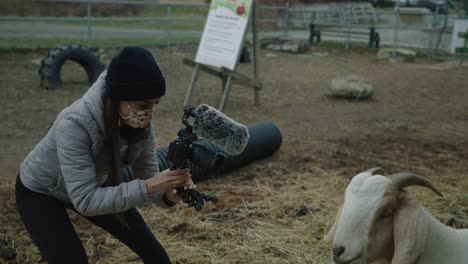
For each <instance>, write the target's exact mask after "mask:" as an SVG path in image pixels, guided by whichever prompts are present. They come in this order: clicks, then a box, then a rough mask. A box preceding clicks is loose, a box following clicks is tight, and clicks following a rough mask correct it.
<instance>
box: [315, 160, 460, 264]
mask: <svg viewBox="0 0 468 264" xmlns="http://www.w3.org/2000/svg"><path fill="white" fill-rule="evenodd" d="M379 169H380V168H372V169H369V170H367V171H365V172H362V173H359V174H358V175H356V176H354V177H353V179H352V180H351V182H350V183H349V185H348V187H347V188H346V192H345V200H344V203H343V205H342V206H341V207H340V209H339V210H338V214H337V217H336V220H335V223H334V224H333V226H332V227H331V229H330V230H329V232H328V233H327V234H326V235H325V237H324V240H325V241H333V244H332V258H333V261H334V262H335V263H336V264H364V263H373V264H377V263H378V264H462V263H468V230H467V229H462V230H456V229H453V228H450V227H448V226H445V225H444V224H442V223H440V222H439V221H438V220H436V219H435V218H434V217H433V216H431V215H430V214H429V213H428V212H426V210H425V209H424V208H423V207H422V206H421V205H419V204H418V203H417V201H415V200H414V199H412V198H411V197H410V196H409V195H408V193H407V192H406V191H405V190H404V188H405V187H408V186H411V185H419V186H423V187H426V188H429V189H431V190H432V191H433V192H435V193H436V194H438V195H440V196H442V194H441V193H440V192H439V191H438V190H437V189H436V188H435V187H434V186H433V185H432V184H431V183H430V182H429V181H427V180H425V179H423V178H420V177H418V176H416V175H415V174H413V173H397V174H393V175H390V176H389V177H385V176H382V175H373V173H374V172H375V171H377V170H379Z"/></svg>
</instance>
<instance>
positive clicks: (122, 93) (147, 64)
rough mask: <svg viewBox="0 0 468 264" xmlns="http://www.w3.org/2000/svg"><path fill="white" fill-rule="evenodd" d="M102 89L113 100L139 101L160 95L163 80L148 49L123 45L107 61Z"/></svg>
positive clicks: (163, 87)
mask: <svg viewBox="0 0 468 264" xmlns="http://www.w3.org/2000/svg"><path fill="white" fill-rule="evenodd" d="M106 90H107V95H108V96H109V97H110V98H111V99H113V100H118V101H127V100H128V101H142V100H146V99H153V98H158V97H161V96H163V95H164V94H165V93H166V80H165V79H164V76H163V74H162V72H161V70H160V69H159V66H158V64H157V63H156V61H155V60H154V58H153V56H152V55H151V53H150V52H149V51H148V50H146V49H145V48H141V47H125V48H124V49H123V50H122V51H120V53H119V54H117V56H115V57H114V58H113V59H112V61H111V63H110V64H109V68H108V69H107V75H106Z"/></svg>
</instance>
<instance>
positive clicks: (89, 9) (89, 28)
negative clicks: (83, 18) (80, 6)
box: [87, 0, 91, 49]
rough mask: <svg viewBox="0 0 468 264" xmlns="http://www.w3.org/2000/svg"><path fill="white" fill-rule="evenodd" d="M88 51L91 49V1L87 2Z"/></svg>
mask: <svg viewBox="0 0 468 264" xmlns="http://www.w3.org/2000/svg"><path fill="white" fill-rule="evenodd" d="M87 13H88V49H90V48H91V0H88V10H87Z"/></svg>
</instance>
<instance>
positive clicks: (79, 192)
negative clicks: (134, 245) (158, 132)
mask: <svg viewBox="0 0 468 264" xmlns="http://www.w3.org/2000/svg"><path fill="white" fill-rule="evenodd" d="M105 76H106V72H103V73H102V74H101V75H100V76H99V78H98V80H97V81H96V82H95V83H94V84H93V85H92V86H91V88H89V90H88V91H87V92H86V93H85V94H84V96H83V97H82V98H81V99H79V100H77V101H76V102H74V103H73V104H72V105H70V106H69V107H67V108H65V109H64V110H62V112H60V114H59V115H58V117H57V119H56V120H55V122H54V124H53V126H52V127H51V128H50V130H49V132H48V133H47V135H46V136H45V137H44V138H43V139H42V140H41V142H39V144H37V145H36V146H35V148H34V149H33V150H32V151H31V153H30V154H29V155H28V156H27V157H26V159H25V160H24V161H23V163H22V164H21V168H20V177H21V181H22V182H23V184H24V185H25V186H26V187H27V188H29V189H30V190H33V191H36V192H40V193H44V194H47V195H50V196H53V197H55V198H57V199H59V200H60V201H62V202H64V203H69V204H72V205H73V206H74V207H75V208H76V210H77V211H78V212H79V213H81V214H83V215H86V216H93V215H102V214H109V213H116V212H122V211H125V210H128V209H130V208H132V207H135V206H137V205H140V204H142V203H144V202H147V201H151V200H153V201H154V202H156V203H158V204H159V205H161V206H166V205H165V204H164V203H163V201H162V194H163V193H157V194H155V195H153V196H152V197H150V195H149V194H148V191H147V188H146V183H145V180H144V179H147V178H150V177H152V176H154V175H156V174H158V173H159V165H158V160H157V155H156V142H155V138H154V127H153V124H151V129H150V130H151V135H152V136H150V137H149V138H148V139H147V140H142V141H140V142H138V143H136V144H130V145H129V146H127V145H126V144H124V143H123V142H122V144H121V145H122V148H121V157H122V166H123V168H128V166H131V169H132V170H133V172H134V173H133V176H134V179H131V180H130V181H128V182H123V183H121V184H120V185H118V186H111V187H103V184H104V183H105V182H106V179H107V167H108V164H109V154H108V153H109V152H108V151H107V149H106V147H105V144H104V135H105V127H104V114H103V112H104V86H105Z"/></svg>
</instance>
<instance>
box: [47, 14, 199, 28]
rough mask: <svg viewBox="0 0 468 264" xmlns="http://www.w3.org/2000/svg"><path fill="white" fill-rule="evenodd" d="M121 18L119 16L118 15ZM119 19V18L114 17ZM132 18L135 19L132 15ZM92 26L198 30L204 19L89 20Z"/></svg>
mask: <svg viewBox="0 0 468 264" xmlns="http://www.w3.org/2000/svg"><path fill="white" fill-rule="evenodd" d="M120 18H121V17H120ZM139 18H141V19H151V18H150V17H139ZM154 18H155V19H160V17H154ZM116 19H119V18H116ZM132 19H137V18H135V17H133V18H132ZM47 23H48V24H54V25H72V26H88V21H86V20H85V19H84V20H83V21H56V22H54V21H48V22H47ZM91 26H92V27H118V28H139V29H157V30H167V29H168V26H170V28H171V30H198V31H202V30H203V27H204V26H205V20H192V21H171V22H170V24H168V23H167V22H166V21H157V20H155V21H119V20H115V21H91Z"/></svg>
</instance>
